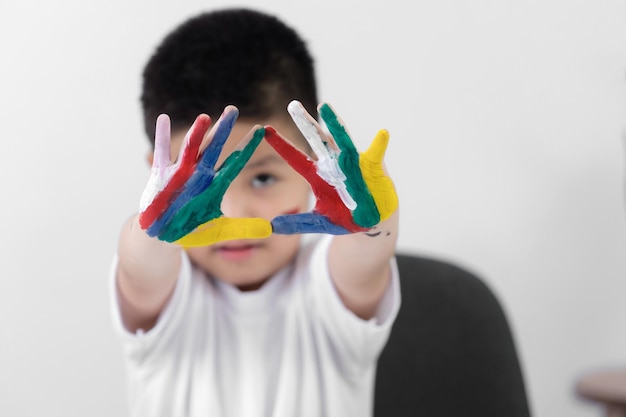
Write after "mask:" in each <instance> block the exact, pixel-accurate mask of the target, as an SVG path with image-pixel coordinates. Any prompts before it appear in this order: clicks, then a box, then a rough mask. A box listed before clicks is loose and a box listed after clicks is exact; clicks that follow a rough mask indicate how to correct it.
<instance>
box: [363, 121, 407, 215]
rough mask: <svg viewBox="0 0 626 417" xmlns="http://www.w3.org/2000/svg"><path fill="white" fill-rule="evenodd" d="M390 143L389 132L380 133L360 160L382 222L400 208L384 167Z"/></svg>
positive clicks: (364, 177) (391, 182) (381, 131)
mask: <svg viewBox="0 0 626 417" xmlns="http://www.w3.org/2000/svg"><path fill="white" fill-rule="evenodd" d="M388 143H389V132H388V131H387V130H384V129H383V130H380V131H378V133H377V134H376V137H374V140H373V141H372V143H371V144H370V147H369V148H368V149H367V151H365V152H363V153H362V154H361V155H360V158H359V166H360V167H361V173H362V174H363V179H364V180H365V183H366V184H367V188H369V190H370V192H371V193H372V197H374V201H375V202H376V207H378V211H379V213H380V221H383V220H386V219H387V218H388V217H389V216H391V214H392V213H393V212H394V211H395V210H396V209H397V208H398V195H397V194H396V189H395V187H394V185H393V181H391V178H389V176H388V175H387V174H386V173H385V168H384V166H383V159H384V157H385V151H386V150H387V144H388Z"/></svg>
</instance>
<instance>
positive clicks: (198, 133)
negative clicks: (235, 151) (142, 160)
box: [139, 114, 211, 236]
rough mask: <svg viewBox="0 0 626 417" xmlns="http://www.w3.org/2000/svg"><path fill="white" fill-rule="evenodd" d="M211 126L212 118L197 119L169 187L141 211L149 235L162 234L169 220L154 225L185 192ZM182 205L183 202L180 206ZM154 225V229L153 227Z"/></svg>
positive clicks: (140, 221)
mask: <svg viewBox="0 0 626 417" xmlns="http://www.w3.org/2000/svg"><path fill="white" fill-rule="evenodd" d="M210 125H211V118H210V117H209V116H207V115H206V114H201V115H199V116H198V117H197V118H196V120H195V121H194V123H193V125H192V126H191V128H189V131H188V132H187V134H186V135H185V142H184V143H183V147H182V148H183V149H182V150H181V152H180V154H181V155H182V156H181V157H180V158H179V160H178V161H177V164H176V170H175V172H174V173H173V175H172V176H171V178H170V179H169V180H168V182H167V185H165V186H164V187H163V189H162V190H161V191H160V192H159V193H158V194H157V195H156V196H155V197H154V198H153V200H152V201H151V202H150V203H149V205H147V206H146V207H145V208H143V209H142V210H141V215H140V216H139V224H140V225H141V228H142V229H144V230H147V232H148V235H150V236H157V235H158V234H159V233H161V229H162V227H163V226H164V225H165V223H166V221H167V219H162V221H160V222H159V223H157V224H156V225H154V223H155V221H157V220H158V219H159V218H160V217H162V216H163V215H164V214H165V213H166V212H167V210H168V208H169V207H170V206H171V204H172V203H173V202H174V201H175V200H176V198H177V197H179V196H180V194H181V193H182V192H183V190H184V188H185V184H186V183H187V182H188V181H189V179H190V178H191V176H192V175H193V172H194V169H195V168H196V164H197V158H198V150H199V148H200V144H201V143H202V140H203V138H204V135H205V134H206V132H207V130H208V129H209V126H210ZM182 203H183V202H182V201H181V202H180V203H179V204H182ZM170 216H171V214H170ZM153 225H154V227H151V226H153Z"/></svg>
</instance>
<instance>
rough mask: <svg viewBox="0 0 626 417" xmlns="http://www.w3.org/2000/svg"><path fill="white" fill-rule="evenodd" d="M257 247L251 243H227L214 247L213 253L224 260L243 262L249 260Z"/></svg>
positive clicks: (257, 245)
mask: <svg viewBox="0 0 626 417" xmlns="http://www.w3.org/2000/svg"><path fill="white" fill-rule="evenodd" d="M259 246H260V245H259V244H257V243H253V242H240V241H239V242H229V243H225V244H222V245H220V246H218V247H216V248H215V251H216V252H217V254H218V255H219V256H221V257H222V258H224V259H226V260H229V261H243V260H246V259H248V258H250V257H251V256H252V255H253V254H254V252H255V251H256V250H257V249H259Z"/></svg>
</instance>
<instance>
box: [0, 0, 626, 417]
mask: <svg viewBox="0 0 626 417" xmlns="http://www.w3.org/2000/svg"><path fill="white" fill-rule="evenodd" d="M245 4H249V5H255V6H257V7H259V8H260V9H262V10H266V11H269V12H274V13H276V14H278V15H279V16H280V17H282V18H284V19H285V20H286V21H287V22H289V23H290V24H291V25H293V26H294V27H295V28H297V29H298V30H299V31H300V32H301V33H302V35H303V36H304V37H305V39H307V40H308V42H309V45H310V47H311V49H312V51H313V53H314V55H315V57H316V59H317V68H318V78H319V84H320V99H321V100H324V101H328V102H330V103H332V104H333V105H334V107H335V108H336V109H337V111H338V112H339V114H340V115H341V116H342V118H343V119H344V120H345V122H346V124H347V125H348V127H349V128H350V130H351V132H352V134H353V135H354V139H355V142H356V144H357V146H359V148H361V149H364V148H365V147H366V146H367V144H369V141H370V140H371V138H372V137H373V135H374V134H375V132H376V131H377V129H379V128H382V127H384V128H387V129H389V130H390V132H391V139H392V142H391V144H390V149H389V151H388V155H387V164H388V167H389V170H390V172H391V174H392V177H393V178H394V179H395V181H396V184H397V187H398V190H399V195H400V198H401V211H402V220H401V236H400V248H401V249H402V250H405V251H409V252H412V253H419V254H422V255H427V256H434V257H438V258H441V259H444V260H448V261H451V262H454V263H457V264H459V265H461V266H463V267H465V268H468V269H470V270H472V271H474V272H475V273H477V274H479V275H480V276H482V277H483V278H484V280H485V281H486V282H487V283H488V284H489V286H490V287H491V288H492V289H493V290H494V292H495V293H496V294H497V295H498V297H499V298H500V299H501V301H502V303H503V305H504V308H505V311H506V313H507V315H508V317H509V319H510V321H511V325H512V328H513V332H514V336H515V339H516V341H517V344H518V346H519V353H520V358H521V361H522V366H523V370H524V374H525V376H526V380H527V385H528V391H529V397H530V401H531V406H532V410H533V412H534V414H535V415H536V416H569V417H585V416H587V417H591V416H599V415H601V412H602V410H601V409H600V408H599V407H596V406H595V405H593V404H589V403H586V402H584V401H581V400H580V399H579V398H577V397H576V395H575V393H574V389H573V387H574V383H575V381H576V379H577V378H578V377H579V376H580V375H581V374H583V373H584V372H587V371H589V370H592V369H596V368H604V367H626V326H625V325H626V303H625V302H624V294H626V209H625V204H624V203H625V199H626V193H625V191H626V189H625V182H624V179H625V175H624V167H625V163H624V160H625V154H626V151H625V146H624V145H625V144H624V139H623V137H624V130H625V124H624V122H625V115H626V100H625V95H624V93H625V88H624V84H625V69H626V6H625V3H624V2H623V1H617V0H606V1H603V0H600V1H593V2H592V1H586V0H529V1H512V0H511V1H489V0H474V1H471V2H470V1H465V0H437V1H435V0H432V1H418V2H405V1H402V2H401V1H385V2H373V1H340V0H320V1H309V2H306V3H305V2H298V1H291V0H274V1H269V0H268V1H265V2H261V1H248V2H227V1H213V2H211V1H203V2H202V1H186V2H184V1H183V2H165V1H134V2H130V1H121V0H107V1H106V2H98V3H96V2H85V1H78V0H58V1H54V2H47V1H43V0H41V1H27V0H25V1H19V2H18V1H16V0H13V1H11V0H2V2H0V118H1V119H0V120H1V132H2V138H3V140H2V148H1V149H2V162H1V163H0V173H1V174H0V193H1V196H2V197H1V200H0V201H1V202H2V206H1V208H0V210H1V211H0V213H1V217H0V232H1V240H0V245H1V246H0V329H1V330H0V415H2V416H46V417H52V416H64V417H65V416H91V417H97V416H103V417H104V416H122V415H125V412H126V406H125V388H124V384H125V382H124V370H123V365H122V357H121V348H120V346H119V344H118V342H117V340H116V338H115V336H114V334H113V332H112V328H111V324H110V316H109V314H110V313H109V298H108V296H109V293H108V291H109V282H108V273H109V265H110V262H111V258H112V256H113V253H114V250H115V247H116V240H117V235H118V231H119V229H120V226H121V224H122V223H123V221H124V220H125V219H126V218H127V217H128V216H129V215H130V214H131V213H132V212H133V211H134V210H136V208H137V204H138V201H139V196H140V194H141V191H142V189H143V186H144V184H145V181H146V179H147V176H148V173H149V169H148V166H147V164H146V162H145V157H146V152H147V151H148V143H147V140H146V138H145V136H144V133H143V130H142V126H141V121H140V120H141V118H140V110H139V101H138V97H139V86H140V76H141V70H142V67H143V65H144V63H145V61H146V60H147V59H148V57H149V55H150V54H151V53H152V50H153V48H154V47H155V45H156V44H157V42H158V41H159V40H160V39H161V38H162V36H163V35H165V34H166V33H167V32H168V31H169V30H171V29H172V28H173V27H174V26H175V25H177V24H179V23H180V22H181V21H182V20H184V19H186V18H188V17H190V16H192V15H195V14H197V13H199V12H200V11H203V10H209V9H212V8H215V7H221V6H224V5H229V6H232V5H245ZM450 401H454V399H453V398H451V399H450Z"/></svg>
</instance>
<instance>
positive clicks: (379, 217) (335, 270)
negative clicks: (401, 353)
mask: <svg viewBox="0 0 626 417" xmlns="http://www.w3.org/2000/svg"><path fill="white" fill-rule="evenodd" d="M288 109H289V112H290V114H291V116H292V118H293V120H294V122H295V123H296V125H297V126H298V128H299V129H300V131H301V132H302V133H303V135H304V136H305V138H306V139H307V140H308V142H309V144H310V145H311V148H312V149H313V152H314V153H315V155H316V160H315V161H313V160H311V159H310V158H308V157H307V156H306V155H304V154H303V153H302V152H300V151H298V150H297V149H296V148H295V147H294V146H293V145H292V144H290V143H289V141H288V140H287V139H285V138H284V137H282V136H281V135H280V134H278V132H276V131H275V130H274V129H272V128H271V127H266V140H267V141H268V143H269V144H270V145H271V146H272V147H274V149H276V151H277V152H278V153H279V154H281V155H282V156H283V158H285V160H286V161H287V162H288V163H289V164H291V165H292V166H293V167H294V169H296V170H297V171H298V172H299V173H300V174H301V175H303V176H304V177H305V178H306V179H307V181H308V182H309V183H310V184H311V188H312V190H313V192H314V194H315V196H316V198H317V202H316V205H315V208H314V209H313V211H312V212H310V213H300V214H294V215H284V216H279V217H277V218H275V219H273V220H272V226H273V228H274V233H286V234H289V233H329V234H334V235H337V236H335V237H334V238H333V242H332V244H331V247H330V253H329V259H328V262H329V268H330V273H331V276H332V279H333V282H334V284H335V287H336V289H337V291H338V293H339V295H340V297H341V298H342V301H343V302H344V304H345V305H346V307H347V308H349V309H350V310H351V311H353V312H354V313H355V314H356V315H358V316H359V317H361V318H364V319H369V318H371V317H373V316H374V315H375V313H376V309H377V307H378V305H379V303H380V300H381V298H382V296H383V295H384V293H385V290H386V289H387V287H388V284H389V279H390V260H391V258H392V257H393V256H394V253H395V245H396V241H397V235H398V212H397V207H398V199H397V195H396V192H395V188H394V185H393V182H392V181H391V179H390V178H389V176H388V175H387V174H386V172H385V169H384V166H383V158H384V154H385V151H386V148H387V144H388V140H389V135H388V133H387V131H385V130H381V131H380V132H379V133H378V134H377V136H376V137H375V139H374V141H373V142H372V144H371V146H370V148H369V149H368V150H367V151H366V152H364V153H363V154H360V155H359V153H358V152H357V150H356V149H355V147H354V145H353V143H352V140H351V139H350V136H349V134H348V132H347V130H346V128H345V126H344V125H343V122H342V121H341V120H340V119H339V117H338V116H337V115H336V114H335V112H334V111H333V109H332V108H331V107H330V106H329V105H327V104H322V105H321V106H320V107H319V112H320V116H321V117H322V119H323V121H324V122H325V124H326V126H327V127H328V130H329V132H330V135H327V134H325V133H324V132H323V130H322V129H321V128H320V126H319V125H318V124H317V122H316V121H315V120H314V119H313V118H312V117H311V116H310V115H309V114H308V113H307V112H306V110H305V109H304V108H303V107H302V105H300V103H298V102H292V103H290V105H289V107H288Z"/></svg>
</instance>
